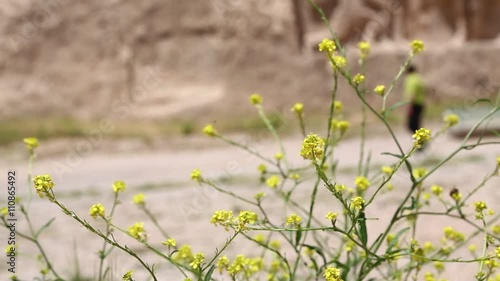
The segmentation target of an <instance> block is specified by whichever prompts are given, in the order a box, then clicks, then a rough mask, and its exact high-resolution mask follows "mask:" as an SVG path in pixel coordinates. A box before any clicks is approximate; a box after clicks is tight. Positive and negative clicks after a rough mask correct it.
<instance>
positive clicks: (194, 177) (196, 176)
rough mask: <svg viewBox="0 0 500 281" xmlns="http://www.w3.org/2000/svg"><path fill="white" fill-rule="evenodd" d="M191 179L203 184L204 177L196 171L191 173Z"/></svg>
mask: <svg viewBox="0 0 500 281" xmlns="http://www.w3.org/2000/svg"><path fill="white" fill-rule="evenodd" d="M191 179H192V180H194V181H197V182H201V181H202V180H203V177H202V175H201V171H200V170H198V169H194V170H193V171H192V172H191Z"/></svg>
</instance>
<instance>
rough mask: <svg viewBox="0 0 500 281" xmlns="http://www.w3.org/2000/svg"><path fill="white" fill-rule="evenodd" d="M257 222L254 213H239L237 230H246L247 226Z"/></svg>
mask: <svg viewBox="0 0 500 281" xmlns="http://www.w3.org/2000/svg"><path fill="white" fill-rule="evenodd" d="M257 220H258V216H257V214H256V213H254V212H251V211H241V212H240V214H239V215H238V227H237V230H245V229H247V227H246V225H247V224H254V223H255V222H256V221H257Z"/></svg>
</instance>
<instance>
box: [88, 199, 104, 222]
mask: <svg viewBox="0 0 500 281" xmlns="http://www.w3.org/2000/svg"><path fill="white" fill-rule="evenodd" d="M104 212H105V209H104V206H103V205H102V204H101V203H97V204H94V205H92V207H90V210H89V215H90V216H92V217H93V218H94V219H95V218H97V216H99V217H104Z"/></svg>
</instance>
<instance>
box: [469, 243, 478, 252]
mask: <svg viewBox="0 0 500 281" xmlns="http://www.w3.org/2000/svg"><path fill="white" fill-rule="evenodd" d="M467 249H469V251H470V252H471V253H474V252H475V251H477V246H476V245H475V244H470V245H469V246H468V247H467Z"/></svg>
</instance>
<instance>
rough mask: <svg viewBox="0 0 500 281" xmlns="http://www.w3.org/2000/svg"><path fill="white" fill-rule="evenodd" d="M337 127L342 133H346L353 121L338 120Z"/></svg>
mask: <svg viewBox="0 0 500 281" xmlns="http://www.w3.org/2000/svg"><path fill="white" fill-rule="evenodd" d="M336 126H337V129H339V131H340V135H344V134H345V132H346V131H347V129H349V127H350V126H351V123H349V121H343V120H342V121H338V122H337V123H336Z"/></svg>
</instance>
